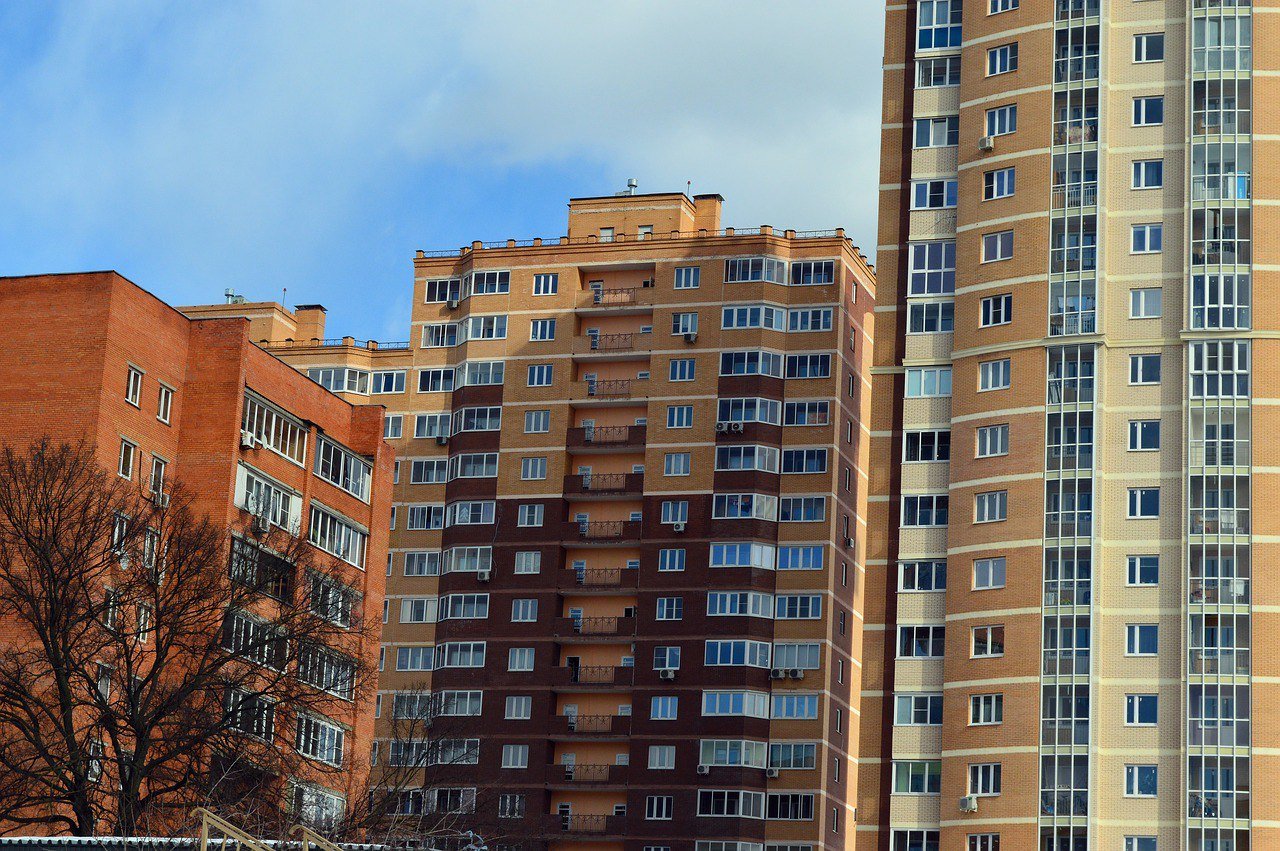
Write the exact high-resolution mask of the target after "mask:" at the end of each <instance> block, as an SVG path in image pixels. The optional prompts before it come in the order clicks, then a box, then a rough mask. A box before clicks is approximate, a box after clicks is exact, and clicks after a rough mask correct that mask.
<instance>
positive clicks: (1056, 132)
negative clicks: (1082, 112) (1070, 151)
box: [1053, 118, 1098, 145]
mask: <svg viewBox="0 0 1280 851" xmlns="http://www.w3.org/2000/svg"><path fill="white" fill-rule="evenodd" d="M1096 141H1098V120H1097V119H1096V118H1091V119H1087V120H1085V121H1083V122H1068V123H1063V122H1058V123H1055V124H1054V126H1053V144H1055V145H1079V144H1083V143H1085V142H1096Z"/></svg>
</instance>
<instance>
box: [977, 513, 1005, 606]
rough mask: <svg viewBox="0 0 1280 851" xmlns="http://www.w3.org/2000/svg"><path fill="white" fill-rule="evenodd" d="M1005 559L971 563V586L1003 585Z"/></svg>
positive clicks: (990, 559)
mask: <svg viewBox="0 0 1280 851" xmlns="http://www.w3.org/2000/svg"><path fill="white" fill-rule="evenodd" d="M1002 492H1003V491H1002ZM1004 573H1005V560H1004V558H1003V557H1000V558H980V559H977V560H975V561H974V563H973V587H974V590H976V591H982V590H985V589H988V588H1003V587H1004Z"/></svg>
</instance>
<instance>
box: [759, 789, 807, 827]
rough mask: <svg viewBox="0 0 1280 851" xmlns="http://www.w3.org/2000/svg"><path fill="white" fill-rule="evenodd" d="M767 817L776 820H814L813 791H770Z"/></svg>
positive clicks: (767, 799)
mask: <svg viewBox="0 0 1280 851" xmlns="http://www.w3.org/2000/svg"><path fill="white" fill-rule="evenodd" d="M765 818H767V819H771V820H775V821H812V820H813V793H812V792H770V793H768V796H767V797H766V802H765Z"/></svg>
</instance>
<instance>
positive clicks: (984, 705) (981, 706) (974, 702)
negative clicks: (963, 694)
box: [969, 694, 1004, 726]
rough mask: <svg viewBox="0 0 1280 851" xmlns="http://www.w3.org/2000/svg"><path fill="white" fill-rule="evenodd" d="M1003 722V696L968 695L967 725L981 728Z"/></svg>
mask: <svg viewBox="0 0 1280 851" xmlns="http://www.w3.org/2000/svg"><path fill="white" fill-rule="evenodd" d="M1003 722H1004V695H1003V694H971V695H969V724H970V725H972V726H981V725H986V724H1000V723H1003Z"/></svg>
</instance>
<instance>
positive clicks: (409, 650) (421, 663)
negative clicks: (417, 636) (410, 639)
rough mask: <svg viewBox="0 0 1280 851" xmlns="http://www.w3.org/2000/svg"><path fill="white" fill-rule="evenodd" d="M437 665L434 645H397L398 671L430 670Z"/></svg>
mask: <svg viewBox="0 0 1280 851" xmlns="http://www.w3.org/2000/svg"><path fill="white" fill-rule="evenodd" d="M434 667H435V648H434V647H397V648H396V670H397V671H430V670H432V669H433V668H434Z"/></svg>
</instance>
